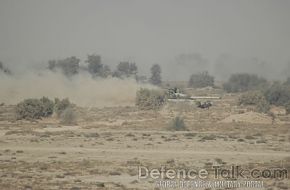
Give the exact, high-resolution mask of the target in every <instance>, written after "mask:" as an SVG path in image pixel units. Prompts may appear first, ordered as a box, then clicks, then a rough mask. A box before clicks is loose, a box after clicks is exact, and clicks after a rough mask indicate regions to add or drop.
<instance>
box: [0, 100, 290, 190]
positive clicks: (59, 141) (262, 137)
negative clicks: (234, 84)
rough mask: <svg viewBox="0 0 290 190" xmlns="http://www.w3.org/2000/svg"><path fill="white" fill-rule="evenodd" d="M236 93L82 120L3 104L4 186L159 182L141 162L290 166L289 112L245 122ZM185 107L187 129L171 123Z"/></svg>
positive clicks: (273, 185) (0, 161) (0, 169)
mask: <svg viewBox="0 0 290 190" xmlns="http://www.w3.org/2000/svg"><path fill="white" fill-rule="evenodd" d="M233 101H234V100H233V99H232V97H224V99H223V100H221V101H220V102H218V101H217V102H216V103H215V105H214V106H213V107H212V108H210V109H209V110H200V109H198V108H195V107H194V106H190V105H188V104H182V103H181V104H174V103H173V104H172V105H171V104H170V105H167V106H166V107H165V108H164V109H162V110H161V111H158V112H154V111H140V110H138V109H137V108H135V107H109V108H77V112H78V121H77V125H76V126H64V125H61V124H59V121H58V120H56V119H54V118H48V119H43V120H38V121H23V120H21V121H15V120H13V109H14V106H1V107H0V175H1V178H0V189H3V190H6V189H7V190H8V189H13V190H14V189H27V190H28V189H70V190H77V189H154V188H155V181H154V180H152V179H140V180H139V179H138V166H147V167H150V168H160V166H167V167H169V168H211V166H212V165H221V166H224V167H227V166H231V165H232V164H235V165H241V166H243V167H247V168H254V167H255V168H256V167H258V168H263V167H280V168H281V167H284V168H286V169H288V171H290V133H289V129H290V128H289V118H286V117H285V116H284V117H281V118H277V122H274V123H273V124H272V122H268V120H267V119H266V120H265V119H263V117H262V116H261V122H251V115H253V117H255V121H256V120H259V118H260V117H259V115H257V114H256V113H254V112H247V114H244V115H245V117H246V118H248V121H246V122H245V121H244V120H242V122H239V120H235V119H233V116H232V115H235V114H237V115H238V116H239V114H240V113H239V112H240V110H239V109H238V108H237V109H236V110H235V109H233V108H234V103H233ZM179 114H180V115H181V116H183V117H184V119H185V123H186V125H187V127H188V131H179V132H175V131H170V130H168V123H169V122H170V120H171V119H172V118H174V117H175V116H176V115H179ZM242 116H243V115H242ZM257 117H258V118H257ZM265 117H266V116H265ZM227 118H228V119H227ZM229 118H230V119H231V121H229ZM238 119H239V118H238ZM225 121H226V122H225ZM278 121H279V122H278ZM264 181H265V187H264V189H288V188H289V187H290V181H289V176H288V179H284V180H277V179H264ZM155 189H157V188H155Z"/></svg>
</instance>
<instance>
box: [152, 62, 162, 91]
mask: <svg viewBox="0 0 290 190" xmlns="http://www.w3.org/2000/svg"><path fill="white" fill-rule="evenodd" d="M150 70H151V77H150V82H151V84H154V85H158V86H159V85H160V84H161V82H162V80H161V67H160V65H158V64H154V65H153V66H152V67H151V69H150Z"/></svg>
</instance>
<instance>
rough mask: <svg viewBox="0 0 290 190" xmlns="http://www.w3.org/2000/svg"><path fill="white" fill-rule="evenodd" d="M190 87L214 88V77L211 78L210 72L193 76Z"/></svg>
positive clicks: (189, 83)
mask: <svg viewBox="0 0 290 190" xmlns="http://www.w3.org/2000/svg"><path fill="white" fill-rule="evenodd" d="M188 86H189V87H193V88H203V87H207V86H214V77H213V76H210V75H209V74H208V72H202V73H198V74H192V75H191V76H190V79H189V82H188Z"/></svg>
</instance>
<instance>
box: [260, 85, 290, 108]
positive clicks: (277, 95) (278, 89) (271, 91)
mask: <svg viewBox="0 0 290 190" xmlns="http://www.w3.org/2000/svg"><path fill="white" fill-rule="evenodd" d="M264 94H265V97H266V99H267V100H268V102H269V103H270V104H273V105H276V106H285V104H287V103H288V102H290V86H289V85H283V84H281V83H279V82H275V83H274V84H272V85H271V86H270V87H269V88H268V89H267V90H266V91H265V93H264Z"/></svg>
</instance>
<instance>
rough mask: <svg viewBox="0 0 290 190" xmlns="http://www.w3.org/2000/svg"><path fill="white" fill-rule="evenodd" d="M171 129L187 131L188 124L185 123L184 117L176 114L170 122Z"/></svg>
mask: <svg viewBox="0 0 290 190" xmlns="http://www.w3.org/2000/svg"><path fill="white" fill-rule="evenodd" d="M169 129H170V130H174V131H186V130H187V129H186V126H185V123H184V119H183V118H181V117H180V116H176V117H175V118H174V119H173V120H172V121H171V122H170V123H169Z"/></svg>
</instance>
